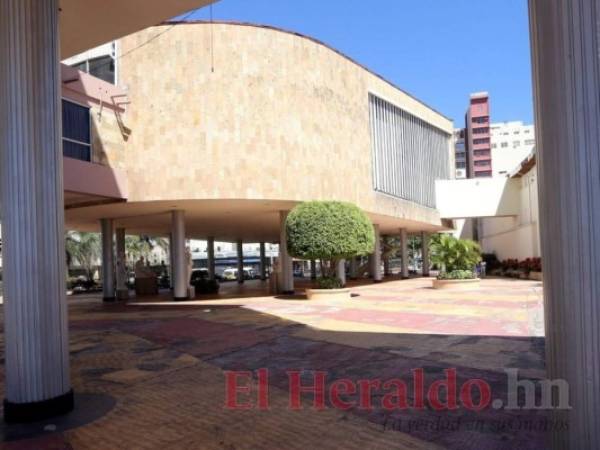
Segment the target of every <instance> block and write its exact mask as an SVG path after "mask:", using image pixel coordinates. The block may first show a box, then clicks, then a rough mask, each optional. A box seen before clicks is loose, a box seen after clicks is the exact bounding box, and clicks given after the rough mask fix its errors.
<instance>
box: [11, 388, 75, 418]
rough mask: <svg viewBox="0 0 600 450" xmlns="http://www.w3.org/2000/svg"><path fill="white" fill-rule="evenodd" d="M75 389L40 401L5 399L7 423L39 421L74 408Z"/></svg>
mask: <svg viewBox="0 0 600 450" xmlns="http://www.w3.org/2000/svg"><path fill="white" fill-rule="evenodd" d="M73 406H74V400H73V389H71V390H70V391H68V392H66V393H64V394H62V395H59V396H58V397H54V398H50V399H48V400H43V401H40V402H31V403H13V402H9V401H8V400H4V421H5V422H6V423H28V422H38V421H40V420H45V419H49V418H51V417H55V416H61V415H63V414H67V413H68V412H70V411H72V410H73Z"/></svg>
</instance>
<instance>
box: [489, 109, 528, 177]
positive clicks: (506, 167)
mask: <svg viewBox="0 0 600 450" xmlns="http://www.w3.org/2000/svg"><path fill="white" fill-rule="evenodd" d="M490 130H491V135H492V161H493V162H494V164H493V171H494V174H493V176H507V175H508V174H510V172H511V171H512V170H513V169H514V167H515V166H517V165H518V164H519V163H520V162H521V161H523V160H524V159H525V158H527V156H528V155H529V154H530V153H531V152H532V150H533V148H534V147H535V129H534V126H533V125H525V124H524V123H523V122H520V121H511V122H499V123H492V125H491V126H490Z"/></svg>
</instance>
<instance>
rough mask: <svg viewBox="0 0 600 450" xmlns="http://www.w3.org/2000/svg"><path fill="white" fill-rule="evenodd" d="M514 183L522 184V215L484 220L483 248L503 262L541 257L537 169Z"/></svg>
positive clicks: (481, 228)
mask: <svg viewBox="0 0 600 450" xmlns="http://www.w3.org/2000/svg"><path fill="white" fill-rule="evenodd" d="M514 180H516V181H518V183H519V193H518V200H519V214H518V215H517V216H515V217H494V218H485V219H482V220H481V227H480V244H481V248H482V250H483V251H484V252H485V253H496V256H497V257H498V259H500V260H503V259H508V258H516V259H520V260H521V259H525V258H531V257H539V256H540V237H539V235H540V234H539V219H538V217H539V216H538V192H537V166H534V167H533V168H532V169H531V170H530V171H529V172H528V173H526V174H525V175H524V176H523V177H521V178H515V179H514Z"/></svg>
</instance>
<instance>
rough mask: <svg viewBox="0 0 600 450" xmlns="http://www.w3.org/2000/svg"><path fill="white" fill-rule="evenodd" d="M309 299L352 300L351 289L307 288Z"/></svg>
mask: <svg viewBox="0 0 600 450" xmlns="http://www.w3.org/2000/svg"><path fill="white" fill-rule="evenodd" d="M306 297H307V298H308V299H309V300H350V298H351V297H350V289H348V288H342V289H307V290H306Z"/></svg>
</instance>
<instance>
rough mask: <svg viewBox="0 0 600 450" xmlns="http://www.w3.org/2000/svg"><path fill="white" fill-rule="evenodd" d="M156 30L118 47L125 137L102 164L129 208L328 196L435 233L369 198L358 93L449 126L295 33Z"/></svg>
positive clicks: (396, 202) (424, 218) (420, 215)
mask: <svg viewBox="0 0 600 450" xmlns="http://www.w3.org/2000/svg"><path fill="white" fill-rule="evenodd" d="M169 26H170V25H169ZM165 31H166V28H165V26H161V27H154V28H151V29H148V30H144V31H142V32H139V33H136V34H134V35H131V36H128V37H126V38H124V39H122V40H121V41H120V45H119V48H120V52H121V54H123V55H126V56H124V57H123V58H122V59H121V60H120V66H119V83H120V86H121V87H122V88H124V89H126V91H127V92H128V95H129V100H130V101H131V105H129V107H128V112H127V115H126V116H125V123H124V125H125V126H126V127H128V128H129V129H131V134H130V136H129V138H128V141H127V144H126V146H125V149H124V151H123V152H121V149H120V148H119V147H118V146H112V145H111V146H106V148H105V152H104V155H103V160H102V161H103V162H108V163H109V164H117V165H118V166H119V168H123V169H125V170H126V172H127V176H128V180H129V190H130V197H129V201H133V202H137V201H140V202H141V201H157V200H193V199H257V200H261V199H269V200H287V201H305V200H313V199H335V200H345V201H350V202H353V203H355V204H357V205H358V206H360V207H361V208H363V209H365V210H366V211H368V212H370V213H373V214H382V215H387V216H392V217H401V218H406V219H410V220H415V221H419V222H425V223H428V224H435V225H439V224H440V218H439V214H438V213H437V211H435V210H433V209H429V208H425V207H422V206H419V205H416V204H414V203H411V202H407V201H403V200H400V199H396V198H393V197H389V196H385V195H381V194H377V193H376V192H375V191H374V190H373V182H372V173H371V171H372V165H371V144H370V127H369V103H368V93H369V92H372V93H374V94H376V95H378V96H380V97H382V98H384V99H386V100H388V101H390V102H392V103H394V104H395V105H397V106H399V107H401V108H403V109H405V110H407V111H409V112H410V113H412V114H414V115H416V116H418V117H420V118H422V119H423V120H426V121H428V122H430V123H432V124H433V125H435V126H436V127H438V128H440V129H442V130H444V131H446V132H447V133H448V134H451V133H452V123H451V122H450V120H448V119H446V118H444V117H443V116H441V115H440V114H438V113H437V112H435V111H433V110H432V109H430V108H428V107H427V106H425V105H423V104H422V103H420V102H419V101H417V100H415V99H414V98H412V97H410V96H409V95H407V94H405V93H404V92H402V91H400V90H399V89H398V88H396V87H394V86H392V85H391V84H389V83H388V82H386V81H384V80H382V79H381V78H379V77H377V76H376V75H374V74H372V73H370V72H369V71H367V70H366V69H365V68H363V67H361V66H359V65H358V64H356V63H355V62H352V61H351V60H349V59H348V58H346V57H344V56H343V55H341V54H339V53H337V52H335V51H334V50H332V49H330V48H328V47H326V46H324V45H322V44H320V43H318V42H315V41H313V40H311V39H308V38H305V37H302V36H298V35H295V34H292V33H288V32H283V31H279V30H274V29H270V28H265V27H257V26H251V25H239V24H238V25H236V24H213V25H210V24H202V23H196V24H180V25H176V26H173V27H172V28H171V29H170V30H168V31H167V32H165ZM159 33H164V34H162V35H161V36H159V37H157V38H155V39H153V40H152V41H151V42H150V43H149V44H147V45H142V44H144V43H146V42H147V41H148V40H149V39H151V38H152V37H153V36H156V35H157V34H159ZM211 42H212V43H213V44H212V45H211ZM138 46H141V47H140V48H137V49H136V50H135V51H133V52H131V53H129V52H130V51H131V50H132V49H133V48H135V47H138ZM212 61H214V64H213V63H212ZM100 135H101V136H102V139H103V140H106V141H107V142H108V141H109V140H110V141H112V138H111V137H108V136H106V137H105V135H104V134H103V133H100ZM448 151H449V152H451V144H450V138H449V140H448ZM116 153H119V154H118V155H117V154H116ZM449 170H450V168H449ZM415 182H418V180H415Z"/></svg>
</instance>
